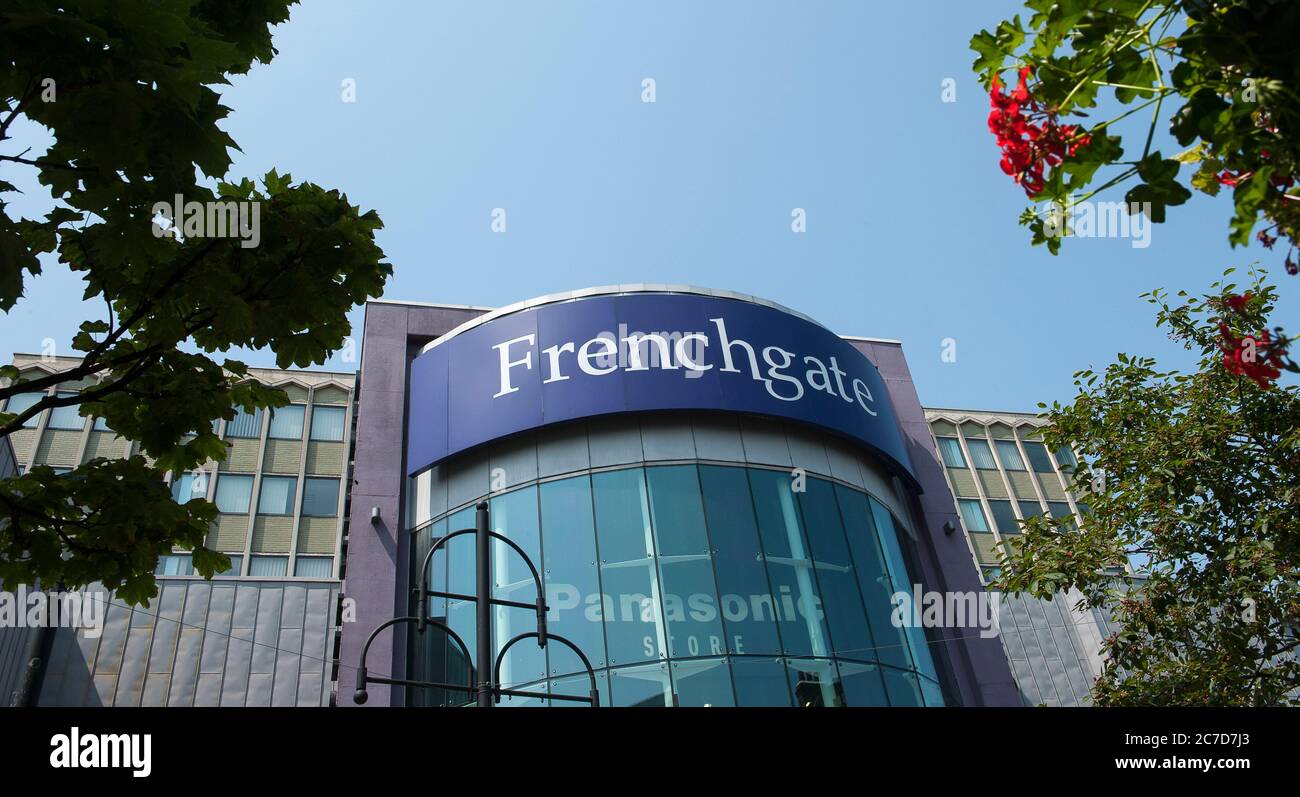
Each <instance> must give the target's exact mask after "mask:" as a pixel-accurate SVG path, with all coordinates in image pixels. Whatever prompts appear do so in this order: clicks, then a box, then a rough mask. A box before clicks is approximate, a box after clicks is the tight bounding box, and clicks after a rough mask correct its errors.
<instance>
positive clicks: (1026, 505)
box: [1019, 501, 1047, 519]
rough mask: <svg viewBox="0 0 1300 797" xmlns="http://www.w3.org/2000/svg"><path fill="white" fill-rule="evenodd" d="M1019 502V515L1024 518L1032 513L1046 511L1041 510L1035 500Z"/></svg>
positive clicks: (1040, 513)
mask: <svg viewBox="0 0 1300 797" xmlns="http://www.w3.org/2000/svg"><path fill="white" fill-rule="evenodd" d="M1019 503H1020V515H1021V517H1024V518H1025V519H1029V518H1031V517H1033V516H1034V515H1044V514H1047V513H1046V512H1044V511H1043V508H1042V507H1041V506H1040V505H1039V504H1038V502H1037V501H1020V502H1019Z"/></svg>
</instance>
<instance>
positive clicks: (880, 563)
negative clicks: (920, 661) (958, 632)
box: [835, 484, 912, 667]
mask: <svg viewBox="0 0 1300 797" xmlns="http://www.w3.org/2000/svg"><path fill="white" fill-rule="evenodd" d="M835 496H836V498H838V499H839V504H840V517H841V518H842V519H843V521H844V529H845V532H846V536H847V537H848V540H849V550H850V551H851V552H852V554H853V564H854V568H855V569H856V570H857V574H858V586H859V587H861V588H862V602H863V604H865V606H866V609H867V620H868V621H869V623H870V626H871V635H872V637H873V638H874V639H875V640H876V653H877V660H878V661H882V662H885V663H888V664H894V665H897V666H899V667H911V666H912V655H911V653H910V652H909V648H910V645H909V643H908V640H907V635H906V633H905V632H904V630H903V629H902V628H899V627H898V626H895V625H894V623H893V620H892V619H891V618H892V616H893V612H894V601H893V600H892V597H891V596H892V595H893V594H894V585H893V582H892V581H891V580H890V578H889V572H888V569H887V568H886V567H885V558H884V551H882V550H881V548H880V540H879V537H878V535H877V534H876V524H875V521H874V520H873V519H872V517H871V507H870V505H869V504H868V499H867V496H866V494H864V493H861V492H858V491H857V490H853V489H850V488H848V487H845V486H843V485H839V484H837V485H835Z"/></svg>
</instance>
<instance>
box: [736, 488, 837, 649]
mask: <svg viewBox="0 0 1300 797" xmlns="http://www.w3.org/2000/svg"><path fill="white" fill-rule="evenodd" d="M749 480H750V488H751V489H752V490H753V494H754V507H755V509H756V510H757V511H756V514H757V516H758V529H759V536H760V538H761V539H762V542H763V551H764V555H765V559H766V561H767V572H768V578H769V580H770V581H771V584H772V592H773V597H774V598H775V599H776V612H777V619H778V620H779V621H780V629H781V641H782V643H783V645H784V646H785V652H787V653H795V654H803V655H809V654H812V655H815V656H828V655H830V638H829V635H828V634H827V631H826V623H825V622H824V620H823V617H822V609H821V597H820V595H818V592H817V584H816V580H815V577H814V576H813V567H812V559H811V557H810V556H809V555H808V544H807V541H806V540H805V539H804V535H803V529H802V528H800V526H801V524H800V520H799V511H798V508H797V507H796V505H795V494H794V490H793V489H792V487H793V485H792V482H791V478H790V474H789V473H786V472H782V471H771V470H750V471H749Z"/></svg>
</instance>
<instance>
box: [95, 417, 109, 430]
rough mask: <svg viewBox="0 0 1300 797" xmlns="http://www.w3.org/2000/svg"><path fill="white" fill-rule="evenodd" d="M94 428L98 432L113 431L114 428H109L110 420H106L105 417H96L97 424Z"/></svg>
mask: <svg viewBox="0 0 1300 797" xmlns="http://www.w3.org/2000/svg"><path fill="white" fill-rule="evenodd" d="M94 429H95V431H96V432H111V431H112V429H109V428H108V421H105V420H104V419H103V418H96V419H95V426H94Z"/></svg>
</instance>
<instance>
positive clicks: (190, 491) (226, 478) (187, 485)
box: [172, 471, 339, 517]
mask: <svg viewBox="0 0 1300 797" xmlns="http://www.w3.org/2000/svg"><path fill="white" fill-rule="evenodd" d="M208 478H210V477H209V476H208V475H207V474H205V473H203V472H202V471H198V472H195V473H183V474H181V475H180V476H177V477H176V478H175V479H174V480H173V481H172V497H173V498H174V499H176V501H177V502H179V503H185V502H187V501H190V500H192V499H195V498H197V499H200V500H202V499H203V498H205V497H206V496H207V494H208V483H207V480H208ZM216 479H217V490H216V495H215V496H214V498H213V503H215V504H216V505H217V510H218V511H220V512H225V513H229V514H234V515H246V514H248V508H249V504H250V503H251V502H252V497H253V477H252V476H242V475H239V474H234V473H222V474H220V475H218V476H217V477H216ZM297 491H298V477H297V476H263V477H262V489H261V490H259V491H258V494H257V513H258V514H259V515H292V514H293V501H294V496H295V495H296V494H297ZM338 504H339V480H338V479H337V478H333V477H325V476H308V477H306V478H305V479H304V480H303V486H302V514H303V516H304V517H335V516H336V515H338Z"/></svg>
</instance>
